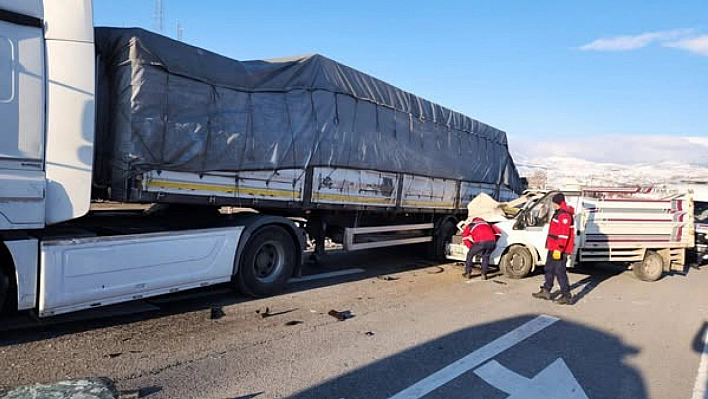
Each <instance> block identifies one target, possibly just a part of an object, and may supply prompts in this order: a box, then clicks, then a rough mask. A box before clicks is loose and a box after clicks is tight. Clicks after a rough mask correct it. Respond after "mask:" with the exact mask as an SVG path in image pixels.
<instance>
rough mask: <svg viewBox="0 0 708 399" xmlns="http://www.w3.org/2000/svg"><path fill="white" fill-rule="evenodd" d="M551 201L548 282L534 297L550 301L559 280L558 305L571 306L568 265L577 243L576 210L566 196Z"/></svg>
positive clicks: (547, 261) (546, 267)
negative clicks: (555, 282)
mask: <svg viewBox="0 0 708 399" xmlns="http://www.w3.org/2000/svg"><path fill="white" fill-rule="evenodd" d="M551 201H552V203H553V209H555V212H554V213H553V218H552V219H551V225H550V226H549V228H548V237H547V238H546V249H548V254H547V255H546V265H545V267H544V269H545V277H546V281H545V283H544V284H543V286H541V290H540V291H539V292H535V293H533V294H532V295H533V297H534V298H539V299H546V300H550V299H551V288H553V280H554V278H557V279H558V285H560V290H561V297H560V299H558V301H557V303H558V304H560V305H571V304H572V302H573V301H572V299H573V298H572V297H571V296H570V286H569V285H568V273H567V271H566V263H567V261H568V255H570V254H572V253H573V243H574V241H575V234H574V231H575V224H574V223H573V214H574V213H575V209H573V207H571V206H569V205H568V204H566V203H565V196H564V195H563V194H562V193H558V194H555V195H554V196H553V198H552V199H551Z"/></svg>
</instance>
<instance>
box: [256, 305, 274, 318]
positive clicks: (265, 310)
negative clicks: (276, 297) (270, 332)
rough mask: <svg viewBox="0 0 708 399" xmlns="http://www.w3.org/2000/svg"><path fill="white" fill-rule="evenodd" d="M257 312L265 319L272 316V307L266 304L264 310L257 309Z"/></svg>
mask: <svg viewBox="0 0 708 399" xmlns="http://www.w3.org/2000/svg"><path fill="white" fill-rule="evenodd" d="M256 313H258V314H260V315H261V317H262V318H264V319H265V318H266V317H270V316H272V315H271V314H270V308H269V307H267V306H266V308H265V309H264V310H263V311H261V309H258V310H256Z"/></svg>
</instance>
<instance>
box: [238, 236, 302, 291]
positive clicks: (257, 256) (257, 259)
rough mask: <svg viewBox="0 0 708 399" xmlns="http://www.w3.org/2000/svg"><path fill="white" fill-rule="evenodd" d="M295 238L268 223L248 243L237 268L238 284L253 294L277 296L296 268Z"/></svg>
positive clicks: (240, 287)
mask: <svg viewBox="0 0 708 399" xmlns="http://www.w3.org/2000/svg"><path fill="white" fill-rule="evenodd" d="M295 248H296V246H295V243H294V241H293V237H292V236H291V235H290V234H289V233H288V232H287V231H286V230H285V229H284V228H282V227H279V226H266V227H263V228H261V229H259V230H258V231H256V233H255V234H254V235H253V236H251V238H250V239H249V240H248V242H246V245H245V247H244V252H243V255H242V256H241V260H240V262H239V268H238V287H239V290H240V291H241V292H243V293H244V294H246V295H249V296H253V297H264V296H270V295H275V294H277V293H279V292H281V291H282V290H283V288H285V284H287V282H288V278H290V277H291V276H292V274H293V270H294V269H295V262H296V261H297V254H296V253H295Z"/></svg>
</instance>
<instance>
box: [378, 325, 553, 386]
mask: <svg viewBox="0 0 708 399" xmlns="http://www.w3.org/2000/svg"><path fill="white" fill-rule="evenodd" d="M558 320H559V319H558V318H556V317H553V316H547V315H540V316H538V317H536V318H535V319H533V320H531V321H529V322H527V323H525V324H524V325H522V326H520V327H518V328H516V329H515V330H512V331H510V332H508V333H506V334H504V335H502V336H501V337H499V338H497V339H495V340H494V341H492V342H490V343H488V344H486V345H484V346H483V347H481V348H479V349H477V350H476V351H474V352H472V353H470V354H469V355H467V356H465V357H463V358H462V359H460V360H458V361H456V362H454V363H452V364H450V365H448V366H446V367H444V368H442V369H440V370H439V371H437V372H435V373H433V374H431V375H429V376H428V377H426V378H423V379H422V380H420V381H418V382H417V383H415V384H413V385H411V386H410V387H408V388H406V389H404V390H402V391H401V392H399V393H397V394H395V395H393V396H391V397H390V398H389V399H419V398H421V397H423V396H425V395H427V394H428V393H430V392H432V391H434V390H435V389H437V388H439V387H441V386H443V385H445V384H447V383H448V382H450V381H452V380H453V379H455V378H457V377H459V376H460V375H462V374H464V373H466V372H468V371H470V370H472V369H473V368H475V367H477V366H479V365H480V364H482V363H484V362H486V361H487V360H489V359H491V358H493V357H494V356H496V355H498V354H500V353H502V352H504V351H505V350H507V349H509V348H511V347H512V346H514V345H516V344H518V343H519V342H521V341H523V340H525V339H526V338H528V337H530V336H532V335H534V334H536V333H537V332H539V331H541V330H543V329H544V328H546V327H548V326H550V325H552V324H553V323H555V322H557V321H558Z"/></svg>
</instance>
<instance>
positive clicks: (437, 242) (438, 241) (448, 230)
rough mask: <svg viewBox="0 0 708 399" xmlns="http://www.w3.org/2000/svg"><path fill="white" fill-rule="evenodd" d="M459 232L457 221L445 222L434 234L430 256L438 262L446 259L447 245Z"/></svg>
mask: <svg viewBox="0 0 708 399" xmlns="http://www.w3.org/2000/svg"><path fill="white" fill-rule="evenodd" d="M456 232H457V226H455V223H454V222H452V221H450V220H448V221H446V222H444V223H443V224H442V225H441V226H440V228H439V229H438V230H437V232H436V233H435V235H434V236H433V241H432V242H431V243H430V246H429V247H428V248H429V251H428V257H429V258H430V259H431V260H434V261H437V262H444V261H445V260H446V257H445V251H446V250H447V245H448V244H450V243H451V242H452V236H454V235H455V233H456Z"/></svg>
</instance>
